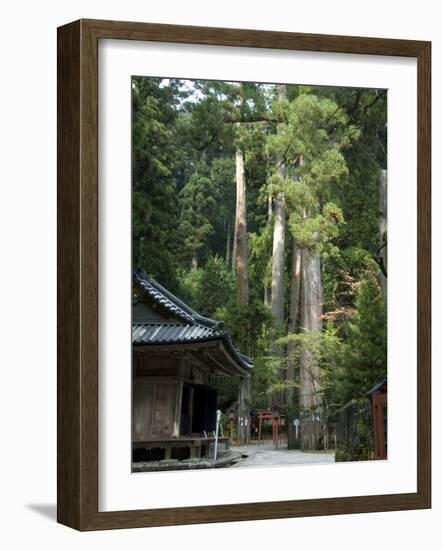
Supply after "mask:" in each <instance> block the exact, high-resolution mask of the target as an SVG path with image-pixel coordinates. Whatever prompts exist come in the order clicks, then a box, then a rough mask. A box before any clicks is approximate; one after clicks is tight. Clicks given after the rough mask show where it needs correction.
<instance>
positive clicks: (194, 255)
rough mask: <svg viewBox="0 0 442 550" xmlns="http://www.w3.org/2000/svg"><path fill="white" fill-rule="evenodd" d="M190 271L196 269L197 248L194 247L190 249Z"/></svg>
mask: <svg viewBox="0 0 442 550" xmlns="http://www.w3.org/2000/svg"><path fill="white" fill-rule="evenodd" d="M191 269H192V271H196V270H197V269H198V250H196V248H194V249H193V250H192V265H191Z"/></svg>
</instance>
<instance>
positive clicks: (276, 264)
mask: <svg viewBox="0 0 442 550" xmlns="http://www.w3.org/2000/svg"><path fill="white" fill-rule="evenodd" d="M285 95H286V87H285V86H284V85H283V84H281V85H280V86H278V99H279V100H282V99H284V97H285ZM278 173H279V176H280V177H281V178H282V179H284V178H285V163H284V159H282V158H281V159H280V164H279V169H278ZM273 220H274V224H273V253H272V287H271V293H272V294H271V309H272V314H273V317H274V319H275V321H276V323H277V325H281V324H282V323H284V286H285V285H284V259H285V258H284V252H285V228H286V211H285V199H284V193H283V192H282V191H280V192H279V193H278V194H277V195H276V197H275V200H274V205H273ZM271 351H272V353H273V354H274V355H282V349H281V348H280V347H279V346H277V345H276V344H272V346H271ZM278 375H279V379H280V380H281V382H284V381H285V378H286V372H285V369H279V372H278ZM284 397H285V392H283V391H282V392H277V393H275V394H274V395H273V405H278V406H282V405H284Z"/></svg>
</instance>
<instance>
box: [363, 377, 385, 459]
mask: <svg viewBox="0 0 442 550" xmlns="http://www.w3.org/2000/svg"><path fill="white" fill-rule="evenodd" d="M368 394H369V395H371V403H372V411H373V439H374V454H375V458H376V459H377V460H385V459H386V458H387V378H384V379H383V380H381V381H380V382H378V383H377V384H375V385H374V386H373V387H372V388H371V390H370V391H369V392H368Z"/></svg>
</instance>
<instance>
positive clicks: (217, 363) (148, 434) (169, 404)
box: [132, 270, 253, 461]
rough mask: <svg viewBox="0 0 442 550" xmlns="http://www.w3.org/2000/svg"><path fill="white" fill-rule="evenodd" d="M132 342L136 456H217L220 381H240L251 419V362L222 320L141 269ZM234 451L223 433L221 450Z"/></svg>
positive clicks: (242, 409) (242, 404) (243, 411)
mask: <svg viewBox="0 0 442 550" xmlns="http://www.w3.org/2000/svg"><path fill="white" fill-rule="evenodd" d="M132 344H133V418H132V421H133V422H132V423H133V426H132V428H133V429H132V446H133V456H134V460H141V461H157V460H162V459H179V460H183V459H190V458H193V459H194V458H203V457H210V456H212V455H213V448H214V432H215V423H216V410H217V390H216V388H215V387H214V381H215V380H216V378H217V377H220V376H234V377H236V378H237V379H238V383H239V411H238V414H239V415H241V416H242V417H247V415H248V399H247V392H246V390H247V388H249V387H250V377H251V370H252V367H253V365H252V363H251V361H250V359H249V358H248V357H246V356H244V355H242V354H241V353H240V352H239V351H238V350H237V349H235V348H234V347H233V345H232V342H231V340H230V338H229V335H228V334H227V332H226V330H225V328H224V324H223V322H221V321H214V320H212V319H207V318H205V317H202V316H201V315H199V314H198V313H196V312H195V311H194V310H192V309H191V308H190V307H189V306H187V305H186V304H184V303H183V302H182V301H181V300H179V299H178V298H177V297H176V296H174V295H173V294H172V293H170V292H169V291H167V290H166V289H165V288H164V287H162V286H161V285H160V284H159V283H157V282H156V281H155V280H153V279H152V278H150V277H148V276H147V275H146V274H145V273H144V272H143V271H142V270H137V271H136V272H135V274H134V281H133V319H132ZM228 448H229V438H228V437H221V438H218V449H219V451H221V453H220V454H222V452H223V450H224V451H225V450H227V449H228Z"/></svg>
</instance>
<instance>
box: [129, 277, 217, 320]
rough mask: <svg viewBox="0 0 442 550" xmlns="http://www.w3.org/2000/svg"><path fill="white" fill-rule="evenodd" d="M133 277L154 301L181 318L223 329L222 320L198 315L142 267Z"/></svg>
mask: <svg viewBox="0 0 442 550" xmlns="http://www.w3.org/2000/svg"><path fill="white" fill-rule="evenodd" d="M134 278H135V280H136V282H137V283H138V284H139V285H140V286H141V287H142V288H143V289H144V290H146V291H147V292H148V293H149V296H150V297H151V298H153V299H154V300H155V302H156V303H158V304H159V305H160V306H163V307H165V308H166V309H168V310H169V311H172V312H173V313H176V314H178V315H179V316H180V317H181V318H183V319H185V320H187V321H194V322H195V323H198V324H201V325H203V326H205V327H210V328H214V329H216V330H223V329H224V321H215V319H209V318H208V317H204V316H203V315H200V314H199V313H197V312H196V311H195V310H194V309H192V308H191V307H190V306H188V305H187V304H185V303H184V302H183V301H182V300H180V299H179V298H178V297H177V296H175V295H174V294H172V292H170V291H169V290H167V289H166V288H164V287H163V286H162V285H160V283H158V282H157V281H156V280H155V279H153V278H152V277H150V276H149V275H147V273H146V272H145V271H144V270H143V269H140V268H138V269H136V270H135V273H134Z"/></svg>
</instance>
